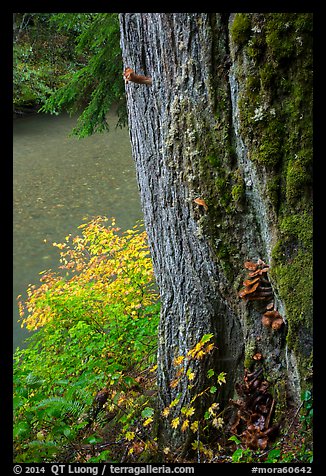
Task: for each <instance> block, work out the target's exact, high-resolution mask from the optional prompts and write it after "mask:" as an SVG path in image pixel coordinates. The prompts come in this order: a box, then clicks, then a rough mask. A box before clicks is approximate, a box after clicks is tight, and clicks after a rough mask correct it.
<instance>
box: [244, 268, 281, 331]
mask: <svg viewBox="0 0 326 476" xmlns="http://www.w3.org/2000/svg"><path fill="white" fill-rule="evenodd" d="M244 267H245V268H246V269H247V270H248V278H249V279H246V280H245V281H243V285H244V288H243V289H242V290H241V291H240V292H239V297H240V298H241V299H244V300H246V301H262V302H263V303H264V304H266V305H265V312H264V314H263V317H262V324H263V325H264V326H265V327H271V328H272V329H273V330H279V329H280V328H281V327H282V326H283V324H284V321H283V318H282V316H281V314H280V313H279V312H278V311H277V310H276V309H274V294H273V290H272V286H271V283H270V282H269V279H268V276H267V273H268V271H269V265H268V264H266V263H265V262H264V261H263V260H261V259H258V261H257V263H254V262H253V261H246V262H245V263H244Z"/></svg>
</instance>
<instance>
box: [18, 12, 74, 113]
mask: <svg viewBox="0 0 326 476" xmlns="http://www.w3.org/2000/svg"><path fill="white" fill-rule="evenodd" d="M53 15H54V14H45V13H44V14H42V13H24V14H19V13H17V14H16V35H15V41H14V46H13V103H14V109H15V110H16V111H18V110H19V109H20V108H24V107H27V106H29V107H30V106H35V105H40V104H42V103H44V102H45V101H46V99H47V98H48V97H49V96H50V94H51V93H52V92H53V90H54V89H56V88H58V87H61V86H62V85H63V84H64V81H65V80H64V78H63V76H64V75H65V74H66V73H67V72H68V71H70V72H71V71H74V70H76V69H77V63H78V61H80V60H81V55H79V56H78V57H77V56H76V55H75V53H74V38H75V33H74V32H69V31H68V30H65V31H60V32H59V31H58V30H57V28H56V26H55V25H54V24H52V22H51V20H52V18H53ZM18 25H20V26H18Z"/></svg>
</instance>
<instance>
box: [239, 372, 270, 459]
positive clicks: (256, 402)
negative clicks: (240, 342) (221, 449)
mask: <svg viewBox="0 0 326 476" xmlns="http://www.w3.org/2000/svg"><path fill="white" fill-rule="evenodd" d="M262 374H263V369H262V368H259V369H258V370H255V371H253V372H249V370H248V369H245V375H244V379H243V383H242V384H236V390H237V393H238V395H239V396H240V397H242V399H241V400H236V401H234V400H233V401H232V404H233V405H235V406H236V407H237V412H236V414H235V418H234V421H233V424H232V427H231V431H232V433H234V434H235V435H238V436H239V437H241V442H242V444H243V445H244V446H246V447H247V448H250V449H252V450H257V449H261V450H264V449H265V448H266V446H267V444H268V442H269V440H270V439H273V438H274V437H275V436H276V435H277V432H278V425H274V426H272V425H271V421H272V417H273V413H274V408H275V400H274V399H273V397H272V395H271V394H270V393H269V392H268V387H269V383H268V382H267V381H266V380H265V379H264V377H263V375H262Z"/></svg>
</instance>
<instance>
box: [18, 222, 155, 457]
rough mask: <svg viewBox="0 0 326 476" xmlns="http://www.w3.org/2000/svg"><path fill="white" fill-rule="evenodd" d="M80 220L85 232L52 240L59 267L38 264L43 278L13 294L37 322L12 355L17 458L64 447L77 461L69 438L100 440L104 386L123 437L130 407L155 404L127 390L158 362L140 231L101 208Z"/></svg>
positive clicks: (147, 411)
mask: <svg viewBox="0 0 326 476" xmlns="http://www.w3.org/2000/svg"><path fill="white" fill-rule="evenodd" d="M81 228H82V230H83V232H82V236H76V237H75V238H72V237H71V236H68V237H66V241H65V243H62V244H58V243H55V244H54V245H55V246H57V247H58V248H59V249H60V255H61V259H60V261H61V266H60V267H59V268H60V270H61V271H58V272H49V273H45V272H42V273H41V275H42V277H41V285H40V286H39V287H36V286H30V287H29V289H28V298H27V300H26V302H25V303H23V302H21V301H20V313H21V316H22V318H23V324H24V325H26V326H27V327H28V328H29V329H38V331H37V332H36V333H34V334H33V335H32V336H31V337H29V338H28V346H27V348H25V349H22V350H20V349H17V350H16V352H15V355H14V444H15V460H16V461H18V462H45V461H58V460H60V458H61V459H62V460H65V458H67V457H68V456H67V452H68V453H72V456H70V458H72V460H76V461H77V460H78V458H77V455H78V453H76V451H75V445H79V444H81V443H83V444H84V445H85V444H90V445H93V446H94V445H96V444H98V443H99V441H100V440H99V438H100V439H101V435H100V436H98V435H96V434H95V436H94V429H95V428H96V425H97V427H98V428H101V427H102V425H103V424H104V423H107V416H106V412H105V409H103V408H101V407H96V406H94V398H95V397H96V394H97V392H98V391H100V390H101V389H103V388H105V389H106V391H107V395H108V403H107V409H108V411H109V412H110V414H111V419H112V416H114V418H113V421H114V423H112V429H111V431H115V432H116V433H117V434H119V432H122V436H123V435H125V434H126V433H127V432H128V431H129V432H130V425H132V424H133V422H134V421H135V419H136V417H137V415H138V418H140V420H141V421H143V419H144V418H146V419H148V418H149V417H150V416H152V413H153V410H152V409H151V408H150V407H149V405H148V403H149V402H148V399H146V398H144V396H143V395H139V396H138V397H137V398H136V397H135V394H134V393H133V392H131V390H130V389H132V388H135V387H137V385H138V383H137V380H136V379H137V375H138V374H139V373H141V372H147V371H148V369H149V367H150V366H151V365H153V364H155V362H156V350H157V343H156V332H157V324H158V311H159V304H158V303H157V294H156V292H155V291H154V288H153V284H152V282H153V271H152V267H151V260H150V258H149V255H148V249H147V244H146V234H145V232H143V231H141V230H140V228H139V226H136V227H134V228H133V229H132V230H127V231H126V232H124V233H122V234H121V233H119V229H118V228H116V227H115V226H114V221H112V223H111V225H109V224H108V220H107V219H106V218H105V217H97V218H95V219H94V220H92V221H91V222H90V223H88V224H85V225H82V226H81ZM62 270H63V271H62ZM144 386H145V385H144ZM94 425H95V427H94ZM92 435H93V436H92ZM123 437H124V436H123ZM94 438H97V440H95V439H94ZM105 455H107V453H104V452H99V453H98V454H97V455H95V456H94V457H95V459H94V461H95V460H96V458H97V457H98V458H99V459H98V461H101V460H102V459H101V458H104V457H106V456H105ZM80 457H81V456H80ZM83 458H84V459H82V460H80V461H85V460H87V459H88V458H89V456H88V457H87V456H86V455H85V456H83Z"/></svg>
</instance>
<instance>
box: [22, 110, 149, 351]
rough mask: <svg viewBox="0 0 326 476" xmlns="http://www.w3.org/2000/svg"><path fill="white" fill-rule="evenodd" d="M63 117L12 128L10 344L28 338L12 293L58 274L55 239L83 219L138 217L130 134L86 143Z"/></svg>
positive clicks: (34, 118) (125, 221)
mask: <svg viewBox="0 0 326 476" xmlns="http://www.w3.org/2000/svg"><path fill="white" fill-rule="evenodd" d="M75 122H76V120H75V119H74V118H71V117H69V116H68V115H65V114H64V115H60V116H50V115H39V114H36V115H31V116H28V117H24V118H20V119H15V120H14V126H13V156H14V166H13V179H14V183H13V191H14V193H13V195H14V205H13V248H14V256H13V294H14V295H13V346H14V348H16V347H17V346H20V347H23V345H24V344H23V341H24V339H25V337H26V336H27V335H28V332H27V331H26V330H25V329H21V327H20V324H19V323H18V322H17V321H18V318H19V313H18V307H17V301H16V298H17V295H18V294H22V295H23V296H26V289H27V286H28V284H38V283H39V278H40V276H39V273H40V272H41V271H43V270H47V269H54V270H55V269H57V266H58V265H59V250H58V249H57V248H55V247H53V246H52V243H53V242H61V241H64V238H65V236H66V235H68V234H69V233H72V234H73V235H76V234H77V233H78V230H77V227H78V226H79V225H80V224H82V223H83V222H85V218H87V219H90V218H92V217H93V216H97V215H105V216H108V217H115V218H116V220H117V226H119V227H121V229H122V230H125V229H128V228H131V227H132V226H133V225H134V224H135V223H136V221H137V220H139V219H141V218H142V211H141V207H140V198H139V193H138V188H137V183H136V173H135V167H134V163H133V160H132V158H131V149H130V142H129V134H128V130H127V129H126V128H125V129H120V128H118V129H116V128H115V123H116V118H115V117H114V116H113V115H110V116H109V124H110V132H109V133H104V134H95V135H94V136H91V137H87V138H85V139H78V138H76V137H69V134H70V132H71V130H72V128H73V127H74V125H75Z"/></svg>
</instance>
